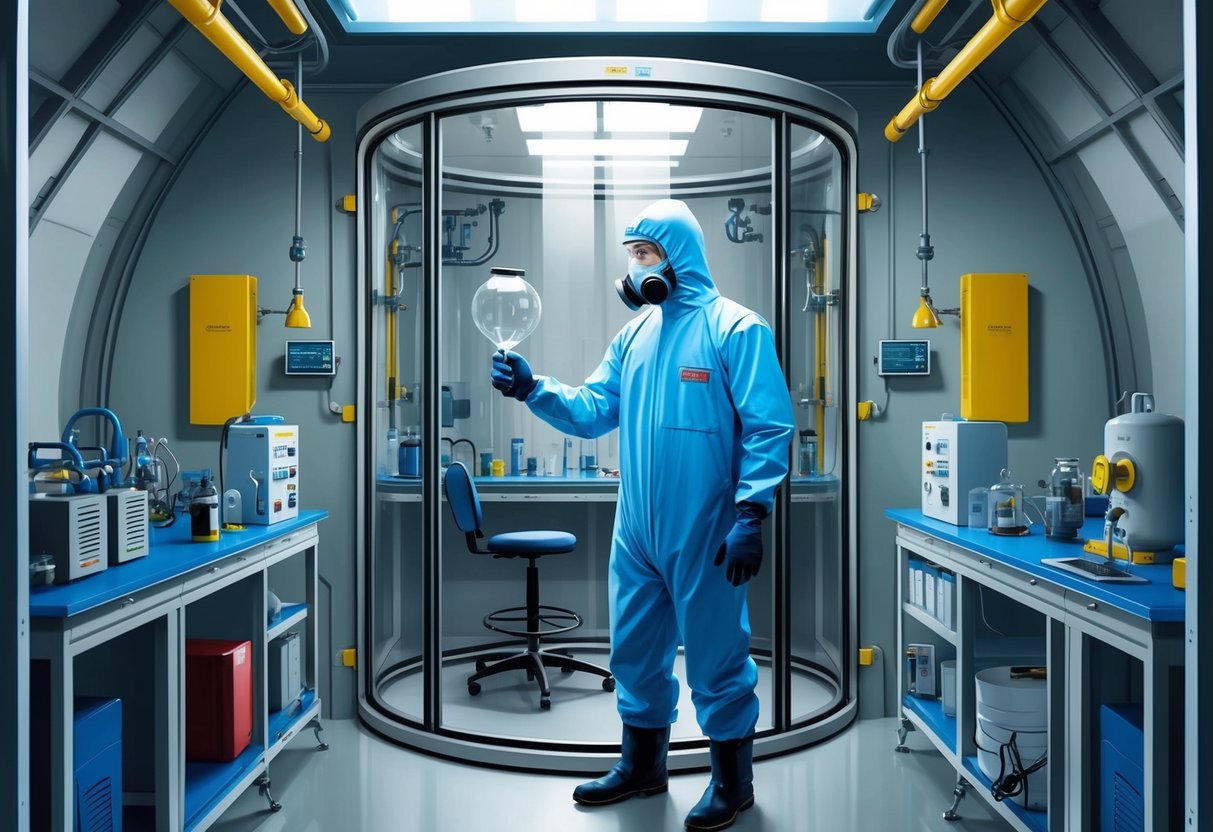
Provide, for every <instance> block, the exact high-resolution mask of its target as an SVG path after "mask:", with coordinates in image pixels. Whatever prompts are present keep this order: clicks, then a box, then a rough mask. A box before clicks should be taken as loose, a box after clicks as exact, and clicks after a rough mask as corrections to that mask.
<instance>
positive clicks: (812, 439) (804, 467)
mask: <svg viewBox="0 0 1213 832" xmlns="http://www.w3.org/2000/svg"><path fill="white" fill-rule="evenodd" d="M797 459H798V464H797V466H796V467H797V469H798V472H799V473H800V476H802V477H812V476H816V474H817V431H815V430H813V429H812V428H805V429H804V430H802V431H801V432H800V453H799V455H798V457H797Z"/></svg>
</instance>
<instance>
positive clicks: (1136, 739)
mask: <svg viewBox="0 0 1213 832" xmlns="http://www.w3.org/2000/svg"><path fill="white" fill-rule="evenodd" d="M1143 716H1144V714H1143V709H1142V706H1141V705H1101V706H1100V708H1099V737H1100V743H1099V830H1100V832H1128V830H1137V829H1145V828H1146V822H1145V818H1146V804H1145V792H1146V783H1145V781H1146V776H1145V756H1146V740H1145V731H1144V729H1143V727H1142V726H1143V722H1144V719H1143ZM1172 778H1173V779H1177V780H1183V778H1182V777H1180V776H1178V775H1177V774H1173V775H1172Z"/></svg>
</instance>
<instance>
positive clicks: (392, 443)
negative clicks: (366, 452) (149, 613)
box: [383, 427, 400, 477]
mask: <svg viewBox="0 0 1213 832" xmlns="http://www.w3.org/2000/svg"><path fill="white" fill-rule="evenodd" d="M399 473H400V430H399V429H398V428H395V427H391V428H388V429H387V442H386V443H385V444H384V446H383V474H384V476H388V477H394V476H396V475H397V474H399Z"/></svg>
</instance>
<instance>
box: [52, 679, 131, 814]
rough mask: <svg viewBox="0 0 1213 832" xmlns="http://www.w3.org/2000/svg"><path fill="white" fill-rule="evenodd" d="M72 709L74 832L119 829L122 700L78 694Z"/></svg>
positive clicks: (120, 812) (120, 809)
mask: <svg viewBox="0 0 1213 832" xmlns="http://www.w3.org/2000/svg"><path fill="white" fill-rule="evenodd" d="M74 711H75V714H74V716H73V719H72V746H73V747H72V779H73V791H74V796H75V804H76V825H75V827H74V828H75V830H77V832H101V830H111V829H115V830H121V829H122V700H121V699H106V698H99V697H90V696H78V697H76V699H75V708H74ZM48 828H49V827H48Z"/></svg>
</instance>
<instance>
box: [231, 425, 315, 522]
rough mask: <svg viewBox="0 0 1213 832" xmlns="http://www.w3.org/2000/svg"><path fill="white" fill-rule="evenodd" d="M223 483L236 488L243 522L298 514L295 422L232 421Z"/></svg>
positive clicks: (297, 443)
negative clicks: (254, 422) (246, 423)
mask: <svg viewBox="0 0 1213 832" xmlns="http://www.w3.org/2000/svg"><path fill="white" fill-rule="evenodd" d="M224 487H225V488H227V489H235V490H237V491H239V492H240V507H241V515H242V517H243V519H244V524H245V525H246V526H249V525H251V526H269V525H272V524H274V523H278V522H281V521H283V520H290V519H291V518H293V517H297V516H298V515H299V428H298V426H297V425H282V424H266V425H257V424H252V425H232V427H231V428H229V430H228V438H227V465H226V469H225V473H224Z"/></svg>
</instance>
